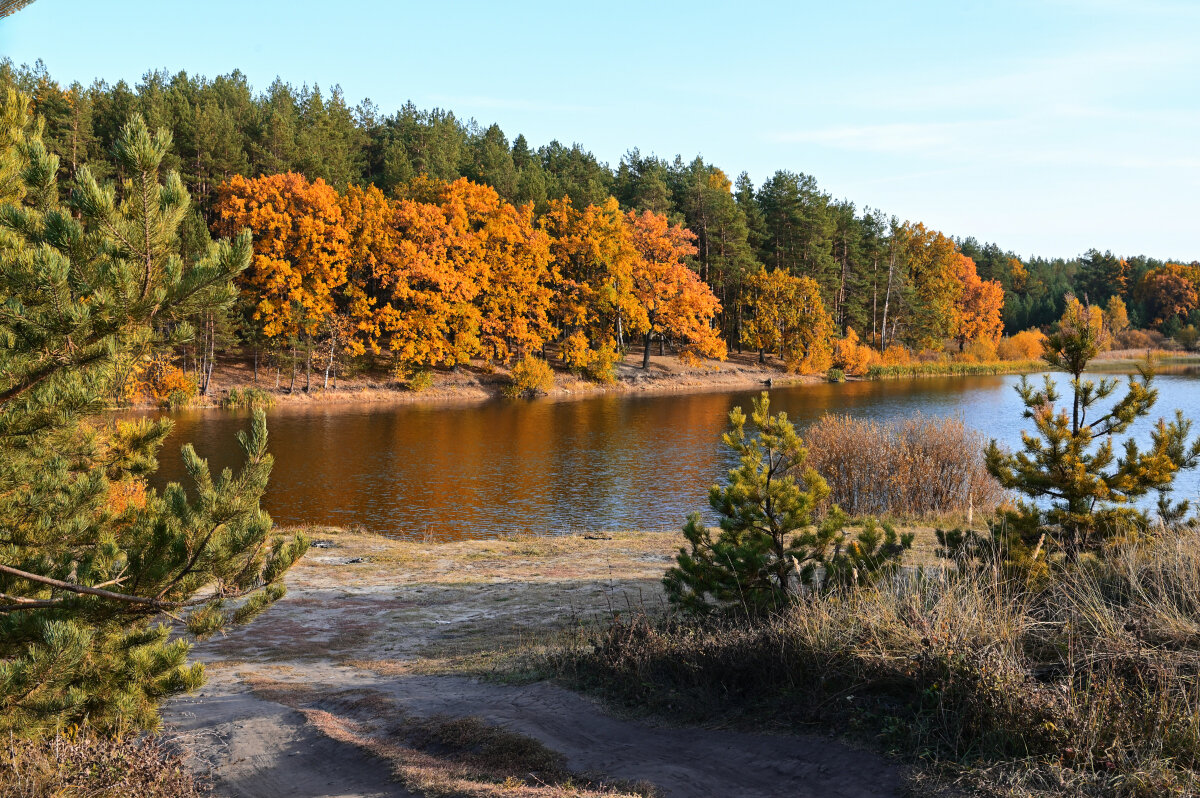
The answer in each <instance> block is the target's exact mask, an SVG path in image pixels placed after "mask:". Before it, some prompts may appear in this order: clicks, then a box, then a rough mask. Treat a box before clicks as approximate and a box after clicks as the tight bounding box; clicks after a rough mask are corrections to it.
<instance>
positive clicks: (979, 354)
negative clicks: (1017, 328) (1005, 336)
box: [955, 338, 997, 363]
mask: <svg viewBox="0 0 1200 798" xmlns="http://www.w3.org/2000/svg"><path fill="white" fill-rule="evenodd" d="M996 357H997V349H996V344H995V343H993V342H992V341H991V339H988V338H980V339H978V340H975V341H972V342H971V343H969V344H967V345H966V347H964V348H963V351H961V352H959V353H958V355H957V356H956V357H955V359H956V360H958V361H959V362H961V363H994V362H995V361H996Z"/></svg>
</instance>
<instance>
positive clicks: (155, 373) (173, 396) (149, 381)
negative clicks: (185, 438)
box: [142, 356, 199, 407]
mask: <svg viewBox="0 0 1200 798" xmlns="http://www.w3.org/2000/svg"><path fill="white" fill-rule="evenodd" d="M142 381H143V382H144V384H145V393H146V395H147V396H148V397H150V398H151V399H153V400H154V401H155V402H157V403H158V404H159V405H162V406H164V407H182V406H184V405H186V404H187V403H188V402H190V401H191V400H192V399H194V398H195V397H196V395H197V394H198V393H199V388H197V386H196V380H195V379H194V378H193V377H192V376H191V375H189V374H188V373H187V372H185V371H184V370H183V369H181V368H179V367H178V366H175V365H173V364H172V363H171V361H170V358H168V357H165V356H160V357H156V358H155V359H154V360H151V361H150V364H149V365H148V366H147V367H146V372H145V374H144V375H143V377H142Z"/></svg>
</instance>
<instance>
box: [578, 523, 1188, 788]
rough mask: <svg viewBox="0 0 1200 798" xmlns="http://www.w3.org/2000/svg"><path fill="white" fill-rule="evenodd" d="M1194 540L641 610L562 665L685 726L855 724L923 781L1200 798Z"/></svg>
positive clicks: (582, 680)
mask: <svg viewBox="0 0 1200 798" xmlns="http://www.w3.org/2000/svg"><path fill="white" fill-rule="evenodd" d="M1198 618H1200V545H1197V542H1196V541H1195V540H1194V539H1192V538H1190V537H1189V538H1173V539H1170V540H1165V541H1162V542H1160V543H1159V544H1157V545H1155V546H1152V547H1130V548H1127V549H1124V550H1122V551H1120V552H1119V553H1117V555H1116V556H1115V557H1114V558H1113V560H1112V561H1111V563H1110V564H1108V565H1105V566H1100V565H1098V564H1097V565H1095V566H1094V567H1089V568H1080V569H1078V570H1075V571H1072V572H1070V573H1068V574H1066V575H1065V576H1063V577H1062V578H1061V579H1058V580H1055V581H1052V582H1048V583H1046V584H1041V585H1036V586H1034V585H1029V584H1026V583H1023V582H1017V581H1009V580H1005V579H1003V578H1000V577H998V576H997V575H996V574H994V573H991V572H988V573H983V574H974V573H972V574H969V575H961V576H957V575H955V574H953V573H951V572H949V571H942V570H934V571H930V572H926V573H924V574H921V575H917V574H909V575H908V576H905V577H901V578H898V579H896V580H894V581H892V582H891V583H888V584H885V585H883V586H881V587H878V588H876V589H872V590H869V591H865V592H861V593H858V594H854V595H831V596H825V597H820V598H814V599H812V600H811V601H807V602H805V603H803V604H802V605H800V606H798V607H796V608H794V609H793V610H791V611H789V612H786V613H784V614H781V615H777V616H775V617H773V618H770V619H769V620H766V621H763V622H756V623H750V622H747V621H746V620H745V619H740V618H728V619H726V620H724V621H721V622H716V623H712V622H708V623H703V624H699V623H694V622H687V621H685V620H681V619H674V618H670V617H666V616H655V617H649V616H639V617H635V618H631V619H628V620H625V621H622V622H620V623H615V624H612V625H611V626H609V627H608V628H606V629H604V630H603V631H602V632H600V633H599V634H598V635H596V636H595V637H594V638H593V639H591V640H589V641H588V643H587V645H581V646H579V647H578V648H576V649H575V651H574V652H573V653H572V654H570V655H567V656H564V657H562V658H561V659H560V660H559V669H560V673H561V674H562V675H563V676H564V677H566V678H568V679H570V680H572V681H573V682H574V683H575V684H577V685H579V686H582V687H586V688H589V689H593V690H598V691H600V692H602V693H603V694H605V695H607V696H609V697H610V698H614V699H616V700H620V701H622V702H625V703H626V704H628V705H630V706H636V707H639V708H643V709H650V710H652V711H656V712H662V713H666V714H669V715H671V716H673V717H676V718H679V719H683V720H688V721H713V720H717V719H720V720H722V721H723V722H736V721H740V722H742V723H748V724H754V725H758V726H761V725H763V724H768V725H774V726H778V727H782V728H800V727H807V726H808V725H810V724H814V723H816V724H820V725H822V726H826V727H830V728H834V729H838V730H842V731H847V730H849V731H854V732H857V733H859V734H864V735H866V736H868V737H871V738H874V739H876V740H878V741H879V742H880V743H881V744H883V745H884V746H885V747H886V748H887V749H889V750H892V751H894V752H896V753H898V754H900V755H902V756H904V757H906V758H909V759H912V760H915V761H918V762H924V763H926V765H927V768H926V769H925V771H924V773H925V777H926V778H929V779H932V781H933V783H934V784H940V785H947V784H952V785H957V786H959V787H965V788H968V789H970V790H971V791H972V792H976V793H977V794H988V795H1015V796H1051V795H1054V796H1060V795H1075V796H1100V795H1103V796H1137V797H1138V798H1141V796H1145V797H1146V798H1149V797H1150V796H1168V795H1176V796H1183V795H1196V794H1200V682H1198V678H1200V620H1198Z"/></svg>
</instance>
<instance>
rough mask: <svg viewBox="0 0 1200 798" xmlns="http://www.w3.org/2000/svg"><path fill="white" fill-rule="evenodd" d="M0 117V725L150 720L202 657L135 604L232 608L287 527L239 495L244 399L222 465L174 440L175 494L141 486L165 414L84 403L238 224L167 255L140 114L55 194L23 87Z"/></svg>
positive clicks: (182, 204)
mask: <svg viewBox="0 0 1200 798" xmlns="http://www.w3.org/2000/svg"><path fill="white" fill-rule="evenodd" d="M0 119H2V121H3V123H4V128H3V130H4V132H3V136H4V137H3V138H2V139H0V730H11V731H15V732H18V733H21V734H26V735H35V736H36V735H38V734H40V733H43V732H46V731H51V730H53V729H54V728H62V727H65V726H68V725H70V724H74V723H81V722H84V721H86V722H88V723H89V724H91V725H92V726H93V728H96V729H98V730H116V729H120V728H125V727H140V728H152V727H154V726H155V725H156V724H157V722H158V717H157V712H156V707H157V703H158V702H159V701H160V700H161V699H162V698H163V697H165V696H167V695H170V694H171V693H174V692H178V691H180V690H187V689H192V688H194V687H196V686H198V685H199V684H200V682H201V680H202V677H203V669H202V667H201V666H200V665H198V664H189V663H188V662H187V654H188V651H189V648H190V646H189V644H188V642H187V641H186V640H184V639H180V638H178V637H177V636H176V637H174V639H173V628H172V627H168V626H167V625H166V624H163V623H155V621H157V620H160V619H162V620H171V621H174V622H175V624H176V626H175V627H174V629H175V630H178V631H179V632H182V631H184V630H185V629H186V630H187V631H189V632H191V633H192V634H194V635H204V634H211V633H212V632H214V631H216V630H218V629H220V628H221V627H222V626H224V625H225V624H228V623H238V622H243V621H247V620H249V619H250V618H252V617H254V616H255V615H257V614H258V613H259V612H261V611H262V610H263V609H264V608H265V607H266V606H268V605H269V604H270V603H271V602H272V601H274V600H276V599H278V598H279V597H280V596H282V595H283V586H282V576H283V574H284V572H285V571H286V570H287V569H288V567H289V566H290V565H291V564H292V563H293V562H294V561H295V560H296V559H297V558H298V557H299V556H300V555H301V554H302V553H303V552H304V550H305V547H306V543H305V541H304V539H303V538H302V537H299V536H297V537H294V538H291V539H284V538H281V537H273V536H272V535H271V528H272V524H271V520H270V518H269V517H268V516H267V515H266V514H265V513H264V512H262V510H261V509H260V507H259V500H260V498H261V496H262V493H263V491H264V490H265V488H266V484H267V480H268V477H269V475H270V471H271V464H272V459H271V456H270V455H269V454H268V453H267V450H266V446H267V434H266V422H265V418H264V416H263V415H262V414H261V413H258V414H256V416H255V418H254V422H253V424H252V426H251V429H250V431H249V433H248V434H246V433H243V434H242V435H241V436H240V439H241V443H242V446H243V448H244V450H245V454H246V465H245V467H244V468H243V469H242V470H241V471H240V472H239V473H237V474H234V473H232V472H230V471H225V472H224V473H222V474H220V475H218V476H216V477H215V478H214V476H213V475H212V474H211V473H210V471H209V469H208V466H207V464H206V463H205V462H204V461H203V460H201V459H200V458H199V457H197V456H196V454H195V452H194V451H193V450H192V449H191V448H190V447H186V448H185V450H184V459H185V464H186V467H187V471H188V474H189V477H190V480H191V482H192V483H193V485H194V490H193V496H192V497H191V498H189V496H188V495H187V494H186V493H185V491H184V490H183V488H181V487H180V486H178V485H171V486H169V487H168V488H167V489H166V490H165V491H164V492H163V493H162V494H161V495H159V494H157V493H155V492H153V491H149V490H146V488H145V482H144V479H145V477H146V476H147V475H148V474H150V473H152V472H153V471H154V469H155V467H156V462H155V454H156V452H157V450H158V448H159V446H160V445H161V443H162V441H163V439H164V438H165V436H166V435H167V433H168V432H169V431H170V429H171V424H170V422H169V421H168V420H158V421H148V420H141V421H136V422H118V421H114V420H112V419H105V418H101V417H98V416H97V415H96V414H97V413H98V411H100V410H102V409H103V408H104V405H105V397H108V396H111V395H113V392H112V386H113V384H114V381H115V380H117V379H118V375H119V374H120V373H121V370H120V369H119V368H118V365H119V362H122V361H128V360H129V359H131V358H132V359H139V358H140V359H145V358H148V357H150V356H152V354H153V353H154V352H155V351H159V350H162V349H164V348H165V347H167V346H171V345H177V344H179V343H180V342H184V341H187V340H188V339H189V338H190V336H191V329H190V327H189V325H187V324H186V322H185V321H184V319H185V318H186V317H187V316H188V315H191V314H193V313H195V312H197V311H200V310H203V309H204V307H205V306H206V304H209V305H215V306H220V305H221V304H222V303H228V302H230V301H232V299H233V296H234V294H233V290H232V286H231V283H230V280H231V278H232V276H233V275H235V274H236V273H238V272H239V271H241V270H242V269H244V268H245V266H246V264H247V263H248V261H249V258H250V251H251V250H250V240H249V236H248V235H245V234H243V235H240V236H238V237H236V238H235V239H234V240H232V241H222V242H219V243H217V244H214V245H212V246H210V247H209V248H208V250H207V252H206V253H205V254H204V255H203V257H201V258H200V259H199V260H198V261H196V262H193V263H185V262H183V260H182V259H181V258H180V257H179V256H178V254H177V252H178V246H179V244H178V237H177V228H178V226H179V223H180V221H181V220H182V218H183V216H184V214H185V213H186V211H187V207H188V196H187V193H186V191H184V189H183V185H182V182H181V181H180V179H179V177H178V175H177V174H175V173H174V172H168V173H166V174H165V175H162V176H160V165H161V162H162V158H163V156H164V155H165V153H166V152H167V151H168V148H169V137H167V136H166V135H165V134H163V133H161V132H160V133H158V134H152V133H151V132H150V131H149V130H148V129H147V128H146V126H145V124H143V123H142V122H141V120H140V119H134V120H133V121H132V122H130V123H129V124H128V125H127V126H126V127H125V129H124V131H123V133H122V136H121V138H120V141H119V142H118V145H117V147H116V148H115V157H116V159H117V161H118V164H119V166H120V169H121V173H122V174H123V175H124V176H125V180H124V181H123V182H122V183H121V185H120V186H119V187H114V186H101V185H100V184H99V183H98V182H97V181H96V180H95V179H94V178H93V176H92V175H91V173H90V172H89V171H88V170H87V169H86V167H85V168H81V169H80V170H79V171H78V173H77V176H76V181H75V185H74V187H73V189H72V191H71V194H70V198H69V200H68V201H67V202H66V203H63V202H61V201H60V193H59V188H58V185H57V182H56V180H55V175H56V173H57V171H58V164H57V158H55V157H54V156H53V155H51V154H50V153H48V152H47V150H46V148H45V147H44V146H43V144H42V142H41V138H40V130H39V127H38V126H37V125H34V124H33V123H32V122H31V121H30V119H29V116H28V113H27V101H26V100H25V99H24V98H23V97H20V96H19V95H17V94H15V93H9V94H8V95H7V96H5V97H2V98H0ZM118 495H129V496H134V497H137V498H136V499H135V500H132V501H120V502H118V501H116V500H115V497H116V496H118Z"/></svg>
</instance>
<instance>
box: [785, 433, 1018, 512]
mask: <svg viewBox="0 0 1200 798" xmlns="http://www.w3.org/2000/svg"><path fill="white" fill-rule="evenodd" d="M803 437H804V442H805V444H806V445H807V446H808V460H809V464H810V465H812V466H813V468H815V469H816V470H817V472H818V473H820V475H821V476H823V477H824V478H825V481H826V482H828V483H829V488H830V501H831V502H833V503H834V504H836V505H838V506H839V507H841V508H842V509H843V510H845V511H846V512H847V513H849V514H850V515H852V516H865V515H871V516H892V517H904V518H928V517H944V516H947V515H962V514H965V513H967V512H968V511H970V510H974V511H978V512H988V511H991V510H993V509H994V508H995V507H996V506H997V505H998V504H999V503H1000V501H1001V499H1003V497H1004V492H1003V490H1002V489H1001V487H1000V485H999V483H997V482H996V480H995V479H994V478H993V477H992V476H991V475H990V474H988V473H987V469H986V468H985V467H984V460H983V451H984V448H985V446H986V444H987V441H986V440H984V438H983V436H982V435H981V434H980V433H979V432H978V431H976V430H974V429H971V428H970V427H968V426H967V425H966V424H965V423H964V422H963V420H962V419H961V418H958V417H954V416H951V417H949V418H930V417H927V416H922V415H920V414H918V415H915V416H912V417H909V418H905V419H898V420H893V421H887V422H879V421H869V420H862V419H854V418H850V417H849V416H837V415H827V416H824V417H823V418H821V419H820V420H818V421H817V422H815V423H814V424H813V425H812V426H810V427H809V428H808V429H807V430H806V431H805V432H804V436H803Z"/></svg>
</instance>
